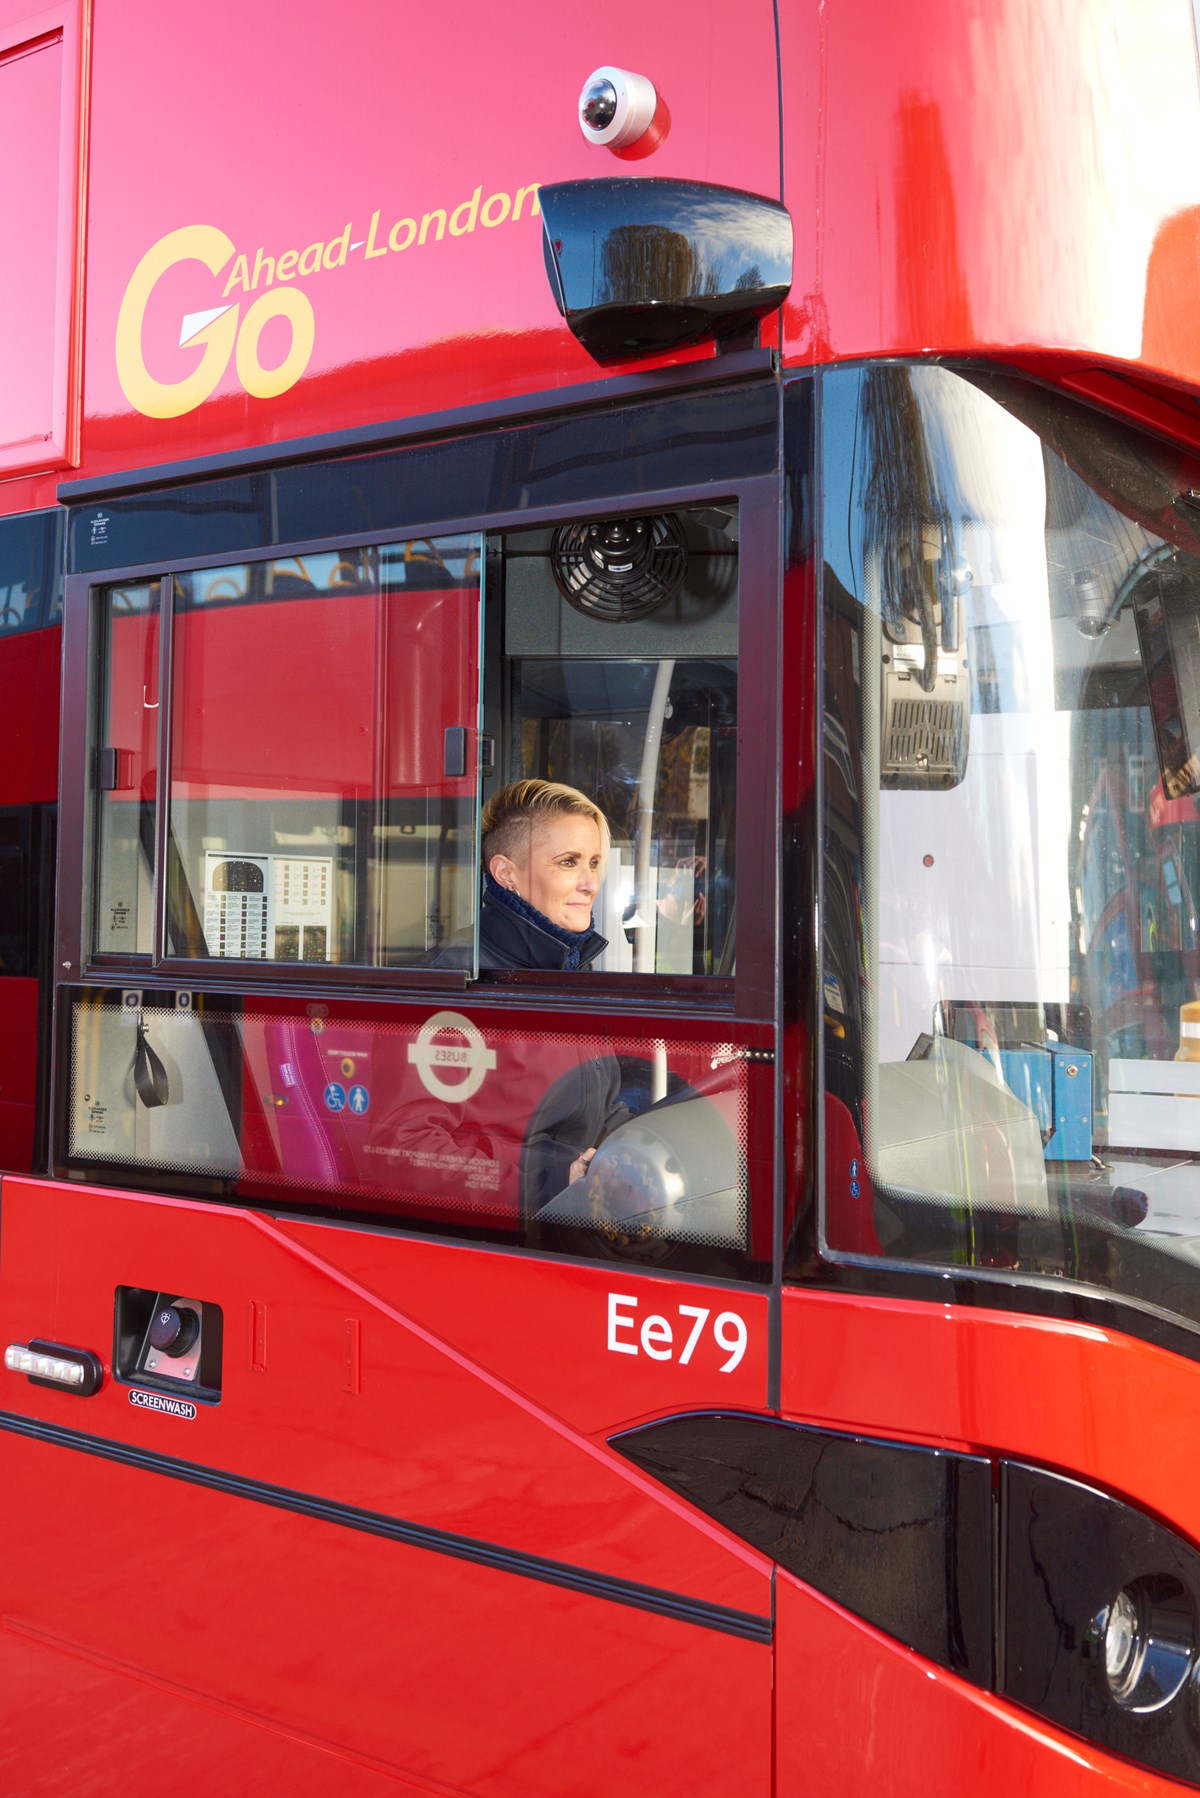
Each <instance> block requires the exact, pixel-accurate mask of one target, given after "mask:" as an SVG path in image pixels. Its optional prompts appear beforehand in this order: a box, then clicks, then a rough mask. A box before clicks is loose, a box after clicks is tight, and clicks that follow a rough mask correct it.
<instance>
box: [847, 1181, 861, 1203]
mask: <svg viewBox="0 0 1200 1798" xmlns="http://www.w3.org/2000/svg"><path fill="white" fill-rule="evenodd" d="M861 1196H862V1187H861V1186H860V1185H859V1184H858V1181H857V1180H851V1182H850V1197H851V1198H852V1199H857V1198H861Z"/></svg>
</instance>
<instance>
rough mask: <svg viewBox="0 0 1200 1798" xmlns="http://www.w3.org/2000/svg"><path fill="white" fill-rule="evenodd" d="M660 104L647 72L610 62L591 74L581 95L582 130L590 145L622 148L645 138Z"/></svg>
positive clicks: (580, 116)
mask: <svg viewBox="0 0 1200 1798" xmlns="http://www.w3.org/2000/svg"><path fill="white" fill-rule="evenodd" d="M657 105H658V95H657V93H656V92H655V90H654V83H653V82H652V81H647V79H646V77H645V76H644V75H631V74H630V72H629V70H628V69H614V68H610V67H608V66H607V65H606V66H605V67H604V68H602V69H597V70H596V71H595V73H594V74H591V75H589V76H588V78H587V80H586V81H585V82H584V84H583V90H582V92H581V93H580V95H579V129H580V130H581V131H582V132H583V135H584V136H585V137H586V138H587V140H588V142H589V144H604V145H606V146H607V148H608V149H610V150H623V149H625V148H626V147H627V146H628V145H629V144H634V143H636V142H637V140H638V138H639V137H644V136H645V134H646V132H647V131H648V130H649V129H650V124H651V121H652V119H653V118H654V112H655V108H656V107H657Z"/></svg>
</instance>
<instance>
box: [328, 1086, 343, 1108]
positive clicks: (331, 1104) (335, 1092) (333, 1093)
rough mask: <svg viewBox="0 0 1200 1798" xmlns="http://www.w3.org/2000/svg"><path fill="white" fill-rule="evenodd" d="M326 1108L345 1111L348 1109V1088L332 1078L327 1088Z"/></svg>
mask: <svg viewBox="0 0 1200 1798" xmlns="http://www.w3.org/2000/svg"><path fill="white" fill-rule="evenodd" d="M325 1109H326V1111H344V1110H345V1109H346V1089H345V1087H344V1086H339V1085H338V1083H337V1081H336V1080H331V1081H330V1083H329V1085H328V1086H327V1087H326V1088H325Z"/></svg>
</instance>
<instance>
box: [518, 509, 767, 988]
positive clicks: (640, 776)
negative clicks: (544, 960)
mask: <svg viewBox="0 0 1200 1798" xmlns="http://www.w3.org/2000/svg"><path fill="white" fill-rule="evenodd" d="M737 534H738V533H737V511H736V507H735V506H733V505H732V504H729V505H723V506H710V507H707V508H704V509H692V510H682V511H679V512H675V513H664V514H658V515H648V516H641V517H626V518H608V519H597V520H593V521H590V522H585V523H581V524H571V525H565V526H559V527H557V528H554V529H544V530H534V531H523V532H514V533H511V534H509V535H508V536H507V537H505V538H504V540H503V543H502V545H501V552H500V558H499V559H500V568H501V574H502V580H501V581H500V582H499V583H498V584H499V585H500V586H501V589H502V596H503V597H502V618H501V622H500V632H499V633H498V634H499V635H500V638H501V648H502V668H503V677H504V678H503V685H502V688H501V689H500V691H497V692H490V693H489V710H490V712H491V714H492V716H493V717H494V718H495V719H496V722H497V724H498V727H499V734H500V736H501V740H502V742H503V744H504V751H505V753H504V756H503V760H502V762H501V764H500V766H499V767H498V768H497V771H496V777H495V780H493V782H492V783H490V784H491V785H492V786H493V787H494V786H495V785H496V783H497V782H498V781H500V780H504V781H512V780H517V779H529V778H540V779H543V780H549V781H555V782H562V783H565V784H566V785H568V786H571V787H574V788H576V789H577V790H578V791H579V792H581V793H583V794H585V795H586V796H587V797H588V798H589V799H592V800H593V801H594V802H595V803H596V805H597V806H598V807H599V808H600V810H601V811H602V812H603V814H604V817H605V818H606V820H607V822H608V824H609V827H610V829H611V832H612V848H611V851H610V853H609V855H608V858H607V863H606V868H605V878H604V881H603V884H602V886H601V888H600V891H599V893H598V895H597V899H596V905H595V912H594V923H595V928H596V930H597V931H598V932H599V933H600V934H601V935H602V936H603V937H604V938H605V941H606V947H605V949H604V950H603V952H602V954H601V955H600V956H599V957H598V958H597V960H596V961H595V962H594V964H593V965H594V966H595V967H596V968H597V969H598V970H600V971H603V972H607V973H639V974H658V975H726V974H731V973H732V972H733V960H734V924H735V905H734V893H735V887H736V847H735V844H736V839H735V830H734V817H735V778H736V753H737V624H738V556H737ZM485 791H486V789H485Z"/></svg>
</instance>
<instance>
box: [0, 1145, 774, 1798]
mask: <svg viewBox="0 0 1200 1798" xmlns="http://www.w3.org/2000/svg"><path fill="white" fill-rule="evenodd" d="M48 1243H52V1244H53V1246H54V1249H55V1251H56V1252H55V1253H51V1254H48V1253H47V1252H46V1249H47V1244H48ZM3 1255H4V1260H3V1271H4V1276H5V1277H4V1281H3V1298H2V1300H0V1303H2V1307H3V1309H2V1311H0V1317H2V1319H3V1329H4V1330H5V1331H6V1332H7V1334H6V1337H5V1340H6V1341H20V1342H28V1341H30V1340H31V1339H34V1338H40V1339H46V1340H52V1341H57V1342H61V1343H63V1344H66V1345H70V1346H76V1347H90V1348H92V1349H93V1350H94V1351H95V1352H97V1353H98V1354H99V1355H100V1356H101V1358H102V1359H103V1360H105V1362H106V1379H105V1382H104V1385H103V1387H102V1388H101V1390H100V1391H99V1392H98V1393H97V1394H96V1395H95V1396H94V1397H92V1398H90V1399H86V1400H84V1399H80V1398H78V1397H76V1396H74V1395H69V1394H67V1393H60V1392H56V1391H51V1390H48V1389H46V1388H44V1387H38V1386H34V1385H32V1384H31V1383H30V1382H29V1381H28V1380H27V1379H25V1377H24V1376H22V1375H20V1374H17V1373H13V1372H11V1371H8V1370H5V1371H4V1373H3V1375H2V1376H0V1377H2V1378H3V1381H4V1403H3V1410H4V1412H5V1413H6V1418H5V1420H4V1421H5V1423H6V1426H7V1427H6V1428H4V1430H3V1433H2V1434H0V1444H2V1446H0V1465H2V1466H3V1468H4V1470H5V1471H4V1476H3V1479H4V1487H5V1492H4V1503H5V1507H6V1510H7V1511H8V1514H9V1515H19V1516H22V1517H27V1518H29V1519H30V1525H29V1536H28V1542H27V1551H26V1552H25V1553H23V1555H22V1556H21V1558H20V1562H19V1565H11V1564H10V1565H9V1566H8V1567H7V1568H6V1570H5V1572H4V1573H3V1575H0V1578H2V1580H3V1585H4V1589H5V1590H4V1597H3V1605H2V1608H3V1612H4V1614H5V1615H6V1616H9V1617H12V1618H14V1619H16V1620H17V1621H18V1623H19V1625H20V1627H21V1628H22V1629H23V1630H24V1631H25V1632H26V1633H28V1632H34V1633H35V1634H36V1633H39V1632H40V1633H41V1634H44V1635H45V1636H46V1637H47V1638H52V1639H54V1640H55V1641H61V1642H62V1643H64V1644H67V1645H68V1646H69V1651H70V1652H71V1653H72V1654H76V1653H78V1654H83V1655H85V1656H86V1657H89V1658H91V1659H93V1660H98V1661H99V1662H101V1663H103V1664H105V1665H108V1664H110V1663H111V1664H114V1665H116V1664H119V1665H120V1666H122V1667H125V1668H128V1670H129V1673H130V1676H131V1677H136V1678H139V1679H143V1678H149V1679H158V1680H165V1681H166V1682H168V1683H169V1684H170V1685H171V1686H172V1688H175V1687H179V1688H180V1689H181V1690H185V1691H187V1692H189V1693H193V1694H194V1695H195V1696H196V1697H197V1698H199V1699H200V1700H201V1702H203V1703H205V1704H217V1705H219V1706H221V1707H224V1708H226V1709H228V1710H230V1711H231V1712H234V1711H236V1712H238V1713H241V1712H245V1713H246V1714H248V1715H249V1716H251V1717H254V1718H258V1719H261V1720H262V1721H264V1722H266V1723H268V1724H269V1725H270V1726H271V1727H273V1728H278V1729H285V1730H304V1731H306V1732H308V1733H309V1734H310V1735H312V1736H313V1737H314V1738H315V1739H316V1740H317V1741H319V1742H320V1743H328V1744H331V1745H332V1746H333V1747H334V1748H335V1749H339V1750H345V1751H346V1752H351V1751H353V1752H355V1753H361V1754H363V1755H365V1756H367V1757H368V1759H371V1760H374V1761H377V1762H378V1764H379V1765H380V1766H382V1767H384V1768H386V1769H387V1770H388V1771H389V1772H393V1771H394V1772H398V1773H402V1774H403V1775H405V1776H406V1777H407V1776H409V1775H414V1776H416V1777H417V1778H419V1779H433V1780H435V1781H440V1782H442V1783H443V1785H445V1786H446V1787H448V1789H450V1790H454V1791H458V1790H461V1791H471V1792H475V1791H478V1792H481V1793H482V1792H486V1793H489V1794H491V1793H494V1794H496V1795H497V1798H501V1795H503V1794H508V1793H512V1794H514V1798H516V1795H517V1794H522V1795H525V1794H531V1793H538V1792H544V1793H546V1794H547V1798H550V1795H551V1794H553V1795H554V1798H558V1795H559V1794H562V1793H566V1792H570V1791H574V1790H578V1791H580V1792H589V1793H591V1792H603V1791H607V1790H613V1791H617V1790H628V1789H629V1782H630V1780H631V1778H633V1777H635V1775H634V1772H633V1768H634V1766H635V1765H636V1768H637V1773H636V1777H637V1779H639V1780H647V1779H650V1780H651V1781H652V1784H653V1789H655V1790H656V1791H661V1792H672V1791H676V1790H678V1791H680V1792H681V1793H682V1792H684V1791H687V1790H689V1789H690V1790H695V1789H697V1784H698V1783H699V1784H700V1785H701V1786H703V1784H704V1783H705V1782H706V1781H708V1780H711V1778H712V1777H713V1768H714V1766H720V1767H724V1769H725V1774H726V1776H727V1780H728V1781H729V1782H732V1785H733V1786H735V1787H736V1789H738V1790H739V1791H753V1790H762V1791H766V1790H768V1789H769V1743H768V1737H769V1728H770V1691H771V1647H770V1628H771V1626H770V1617H771V1578H770V1567H769V1563H768V1562H766V1561H765V1560H764V1559H763V1558H762V1557H760V1556H758V1555H756V1554H755V1553H754V1552H753V1551H751V1550H748V1549H746V1548H745V1546H744V1545H742V1544H739V1543H737V1542H735V1541H734V1540H733V1539H732V1538H729V1537H727V1536H726V1535H725V1534H724V1532H722V1531H721V1530H720V1529H719V1528H717V1527H716V1526H714V1525H712V1524H711V1523H709V1522H708V1521H707V1520H705V1519H703V1518H700V1517H698V1516H694V1515H693V1514H692V1513H691V1511H690V1508H689V1507H688V1506H687V1505H686V1504H684V1503H683V1502H681V1501H679V1500H676V1499H674V1498H672V1497H670V1496H669V1495H667V1494H666V1493H664V1492H662V1491H661V1489H659V1488H658V1487H657V1486H656V1485H655V1484H654V1483H653V1482H651V1481H650V1480H648V1479H646V1478H645V1477H644V1476H642V1475H641V1474H639V1473H638V1472H637V1470H636V1469H634V1468H633V1467H631V1466H630V1465H629V1463H627V1462H626V1461H624V1459H623V1458H622V1457H620V1456H618V1455H616V1454H615V1453H614V1451H613V1450H611V1449H610V1448H609V1447H608V1445H607V1438H608V1437H609V1436H610V1435H612V1434H613V1433H614V1432H615V1431H617V1430H619V1429H621V1428H624V1427H627V1426H628V1425H629V1424H630V1423H632V1422H634V1421H637V1420H638V1419H640V1418H644V1417H645V1416H646V1415H647V1414H654V1413H656V1412H661V1411H666V1410H677V1409H679V1408H681V1407H684V1408H688V1407H692V1406H702V1407H709V1406H712V1405H715V1404H718V1403H724V1404H727V1405H728V1404H734V1405H737V1406H738V1407H742V1406H753V1407H755V1408H761V1406H762V1404H763V1402H764V1398H765V1367H766V1300H765V1297H763V1296H762V1295H761V1294H747V1293H745V1292H742V1291H738V1290H736V1289H729V1288H724V1287H712V1286H707V1285H698V1284H696V1283H693V1282H681V1281H677V1280H673V1279H671V1280H668V1279H664V1278H661V1277H658V1278H656V1277H654V1276H649V1275H646V1274H643V1273H640V1272H637V1273H634V1274H632V1275H630V1274H629V1273H628V1272H626V1270H624V1269H618V1270H617V1271H616V1275H615V1278H614V1277H613V1276H610V1274H609V1272H608V1271H607V1270H606V1269H604V1268H592V1267H579V1266H573V1265H570V1264H567V1263H555V1262H547V1261H534V1260H532V1259H531V1258H528V1257H525V1256H522V1255H517V1254H511V1253H505V1252H502V1251H495V1250H492V1251H489V1250H484V1249H467V1248H464V1247H460V1246H457V1245H455V1246H454V1247H449V1246H447V1245H443V1244H437V1243H432V1242H420V1241H413V1240H411V1239H406V1238H402V1237H398V1236H388V1235H384V1234H383V1233H374V1232H365V1231H349V1230H345V1229H343V1228H339V1227H336V1226H332V1225H322V1224H316V1223H312V1224H308V1223H296V1222H281V1221H276V1220H272V1219H269V1218H266V1217H263V1216H261V1215H259V1214H256V1213H247V1212H243V1211H240V1210H235V1209H231V1208H224V1207H218V1206H211V1205H200V1204H189V1203H186V1202H180V1201H170V1200H158V1199H152V1198H144V1197H136V1196H132V1195H124V1194H117V1193H108V1192H104V1191H100V1190H96V1189H90V1190H81V1189H79V1188H68V1187H63V1186H59V1185H55V1184H51V1183H49V1182H37V1181H22V1180H13V1179H10V1180H9V1181H7V1182H6V1183H5V1186H4V1191H3ZM119 1285H120V1286H131V1285H132V1286H145V1287H147V1288H153V1289H156V1290H166V1289H167V1288H168V1287H174V1288H175V1289H177V1290H179V1291H186V1292H189V1293H192V1294H194V1295H195V1296H196V1297H197V1298H199V1299H201V1300H202V1301H203V1302H204V1303H205V1304H213V1305H219V1306H220V1307H221V1310H222V1313H223V1317H224V1322H225V1328H224V1346H223V1355H222V1373H221V1395H220V1400H219V1402H217V1403H212V1404H205V1403H197V1405H196V1407H195V1409H196V1416H195V1417H194V1418H186V1417H181V1416H174V1415H170V1414H169V1413H166V1412H160V1411H153V1410H147V1409H144V1408H142V1407H140V1406H137V1405H134V1404H131V1403H130V1400H129V1395H130V1392H131V1390H134V1388H133V1387H132V1386H131V1385H130V1384H127V1383H123V1382H122V1381H120V1380H114V1379H113V1378H112V1377H111V1352H110V1351H111V1343H112V1327H113V1326H112V1311H113V1302H114V1301H113V1295H114V1292H115V1289H116V1287H117V1286H119ZM614 1291H615V1292H616V1294H617V1295H618V1297H619V1298H620V1299H621V1301H622V1304H621V1307H620V1308H619V1309H618V1312H617V1316H618V1318H619V1319H620V1328H619V1329H618V1330H617V1331H616V1334H615V1340H618V1341H620V1342H621V1344H622V1345H623V1348H622V1349H621V1350H614V1349H612V1348H610V1347H609V1340H610V1310H609V1298H610V1293H611V1292H614ZM681 1304H683V1305H690V1306H691V1307H692V1308H693V1310H694V1311H696V1312H708V1313H709V1314H710V1315H712V1316H715V1315H719V1311H718V1306H720V1307H723V1308H725V1309H729V1310H731V1311H732V1310H736V1311H737V1312H738V1313H739V1314H740V1315H741V1316H742V1317H743V1319H744V1321H745V1324H746V1344H747V1346H746V1349H745V1352H744V1355H743V1356H742V1357H741V1360H740V1364H739V1365H738V1366H737V1367H736V1368H734V1369H732V1370H731V1371H730V1372H728V1373H724V1374H723V1373H722V1372H721V1371H720V1369H721V1366H722V1363H723V1362H725V1361H728V1360H729V1359H730V1358H731V1357H730V1355H729V1354H728V1353H722V1352H720V1351H719V1350H718V1349H717V1347H716V1346H715V1343H710V1342H708V1341H706V1340H700V1339H698V1340H697V1342H696V1343H695V1345H694V1348H693V1352H692V1354H691V1355H690V1356H689V1357H688V1360H687V1363H686V1364H685V1365H680V1359H681V1355H682V1349H683V1347H684V1346H685V1344H686V1336H685V1335H684V1334H682V1333H681V1334H679V1335H678V1336H676V1337H675V1339H674V1340H675V1342H676V1343H677V1345H678V1346H677V1348H676V1353H675V1354H674V1356H673V1358H672V1359H671V1360H669V1361H658V1360H656V1359H655V1358H654V1357H653V1356H650V1355H646V1354H644V1353H642V1352H641V1350H640V1347H639V1351H638V1352H637V1353H636V1354H630V1353H628V1352H623V1350H624V1349H627V1348H628V1346H629V1345H630V1344H638V1343H639V1341H640V1340H641V1339H642V1338H641V1330H640V1324H641V1322H642V1321H644V1320H645V1319H646V1318H648V1317H657V1318H666V1317H668V1316H674V1317H675V1318H676V1319H677V1320H678V1318H679V1313H678V1307H679V1306H680V1305H681ZM539 1320H541V1321H540V1322H539ZM626 1320H630V1321H628V1322H627V1321H626ZM684 1321H686V1323H687V1334H690V1332H691V1328H692V1326H693V1324H694V1321H695V1320H694V1318H692V1317H691V1316H690V1315H688V1316H687V1317H686V1319H685V1320H684ZM731 1333H732V1332H731V1331H727V1332H726V1334H731ZM660 1337H661V1332H660V1331H659V1329H658V1327H657V1326H656V1327H655V1328H654V1329H652V1330H651V1331H650V1333H649V1335H648V1336H646V1337H645V1338H644V1340H646V1341H648V1342H649V1343H650V1344H651V1346H652V1347H655V1348H657V1347H658V1345H659V1341H660ZM571 1369H574V1370H575V1377H574V1378H572V1377H571V1374H570V1370H571ZM39 1437H40V1438H41V1439H40V1440H39V1439H38V1438H39ZM159 1616H161V1617H163V1618H165V1619H167V1620H168V1627H167V1628H165V1630H163V1631H161V1632H160V1631H159V1630H158V1629H157V1628H155V1627H152V1622H151V1620H153V1619H154V1618H157V1617H159ZM734 1718H736V1719H737V1722H736V1726H735V1724H734V1722H733V1719H734ZM629 1756H632V1757H633V1758H632V1759H629V1758H626V1757H629ZM572 1781H577V1783H574V1784H573V1783H572Z"/></svg>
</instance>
